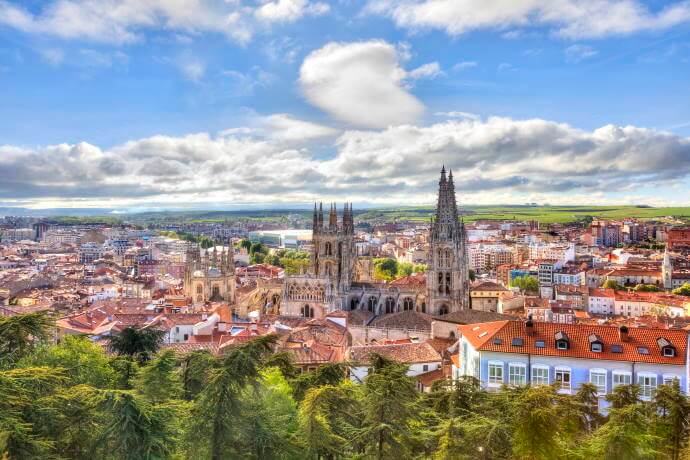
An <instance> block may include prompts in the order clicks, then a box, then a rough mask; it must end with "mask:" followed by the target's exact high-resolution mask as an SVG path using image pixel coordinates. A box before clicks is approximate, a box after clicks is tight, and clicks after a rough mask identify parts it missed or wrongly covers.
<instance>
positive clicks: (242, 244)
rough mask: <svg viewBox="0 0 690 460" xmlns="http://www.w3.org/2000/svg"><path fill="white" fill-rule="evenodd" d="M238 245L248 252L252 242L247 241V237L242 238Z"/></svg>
mask: <svg viewBox="0 0 690 460" xmlns="http://www.w3.org/2000/svg"><path fill="white" fill-rule="evenodd" d="M239 247H240V248H242V249H244V250H245V251H247V252H249V250H250V249H251V247H252V242H251V241H249V240H248V239H246V238H244V239H242V240H240V243H239Z"/></svg>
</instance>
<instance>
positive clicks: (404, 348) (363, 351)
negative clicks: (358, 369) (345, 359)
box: [349, 342, 441, 364]
mask: <svg viewBox="0 0 690 460" xmlns="http://www.w3.org/2000/svg"><path fill="white" fill-rule="evenodd" d="M372 353H377V354H379V355H381V356H383V357H384V358H388V359H392V360H394V361H399V362H401V363H409V364H412V363H429V362H436V361H439V362H440V361H441V355H439V354H438V352H437V351H436V350H434V347H432V346H431V345H430V344H428V343H426V342H422V343H405V344H394V345H361V346H354V347H350V351H349V355H350V359H351V360H352V361H354V362H357V363H367V362H369V356H370V355H371V354H372Z"/></svg>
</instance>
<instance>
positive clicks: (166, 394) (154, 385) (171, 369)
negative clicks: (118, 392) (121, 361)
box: [136, 350, 182, 403]
mask: <svg viewBox="0 0 690 460" xmlns="http://www.w3.org/2000/svg"><path fill="white" fill-rule="evenodd" d="M177 362H178V360H177V356H176V355H175V352H174V351H173V350H164V351H162V352H161V353H159V354H158V356H157V357H156V358H155V359H154V360H153V361H151V362H150V363H149V364H148V365H147V366H145V367H144V368H142V370H141V372H140V373H139V376H138V378H137V384H136V387H137V390H138V391H139V393H141V394H142V395H143V396H144V398H146V400H147V401H149V402H151V403H163V402H166V401H169V400H171V399H178V398H180V397H181V396H182V384H181V383H180V378H179V375H178V374H177Z"/></svg>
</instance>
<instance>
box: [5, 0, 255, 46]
mask: <svg viewBox="0 0 690 460" xmlns="http://www.w3.org/2000/svg"><path fill="white" fill-rule="evenodd" d="M252 12H253V9H252V8H249V7H245V6H243V5H242V4H241V2H233V1H231V2H223V1H214V0H176V1H170V0H146V1H141V0H52V1H49V2H45V4H44V5H43V7H42V8H41V9H40V10H39V11H37V12H35V13H34V12H32V11H29V10H28V9H25V8H23V7H22V6H19V5H17V4H16V3H14V2H9V1H7V0H0V24H5V25H7V26H10V27H13V28H15V29H18V30H21V31H23V32H26V33H33V34H46V35H52V36H56V37H59V38H63V39H86V40H92V41H97V42H105V43H117V44H121V43H132V42H137V41H141V40H143V32H144V31H146V30H163V31H170V32H171V33H172V34H173V35H174V36H179V33H190V34H195V33H203V32H213V33H218V34H223V35H225V36H226V37H228V38H229V39H231V40H233V41H236V42H239V43H247V42H248V41H249V40H250V39H251V37H252V34H253V32H254V24H253V23H252V17H253V14H252Z"/></svg>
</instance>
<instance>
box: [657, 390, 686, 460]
mask: <svg viewBox="0 0 690 460" xmlns="http://www.w3.org/2000/svg"><path fill="white" fill-rule="evenodd" d="M652 403H653V404H652V407H653V408H654V411H653V412H652V413H653V416H654V423H653V424H652V425H653V426H654V427H655V428H656V434H657V436H658V437H659V439H660V440H661V444H662V446H661V448H662V450H663V451H665V452H667V454H668V457H669V458H670V459H671V460H678V459H679V458H680V454H681V452H682V450H683V448H684V447H685V445H686V444H687V440H688V425H689V424H690V402H689V401H688V398H687V396H685V395H684V394H683V392H682V390H681V388H680V383H679V382H678V380H675V379H674V380H673V382H672V383H671V384H670V385H661V386H659V388H657V390H656V392H655V394H654V400H653V402H652Z"/></svg>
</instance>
